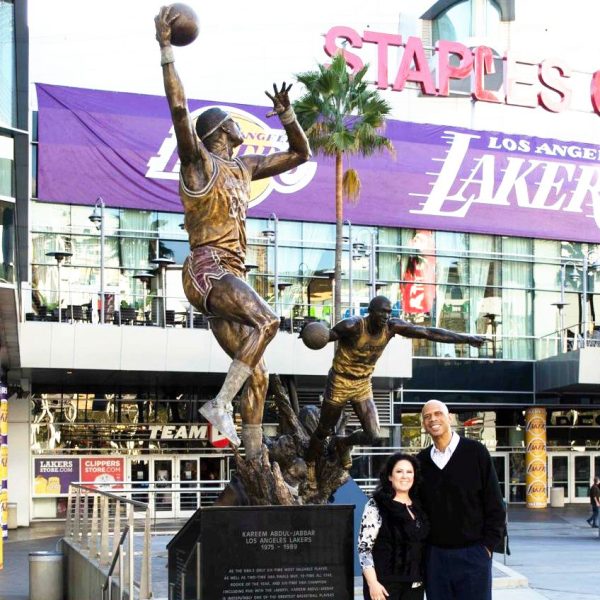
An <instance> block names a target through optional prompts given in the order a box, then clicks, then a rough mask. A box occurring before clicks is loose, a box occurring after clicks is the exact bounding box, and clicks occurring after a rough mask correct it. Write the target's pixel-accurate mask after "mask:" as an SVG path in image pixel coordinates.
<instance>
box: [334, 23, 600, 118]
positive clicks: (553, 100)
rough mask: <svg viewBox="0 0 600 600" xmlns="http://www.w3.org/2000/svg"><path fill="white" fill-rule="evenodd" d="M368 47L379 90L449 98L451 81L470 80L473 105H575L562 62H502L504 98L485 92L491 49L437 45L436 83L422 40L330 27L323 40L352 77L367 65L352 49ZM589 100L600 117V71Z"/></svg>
mask: <svg viewBox="0 0 600 600" xmlns="http://www.w3.org/2000/svg"><path fill="white" fill-rule="evenodd" d="M338 40H344V45H343V47H340V46H339V45H338V43H337V42H338ZM364 44H375V45H376V46H377V63H376V64H377V87H378V88H380V89H382V90H383V89H387V88H389V87H391V89H392V90H393V91H396V92H400V91H402V90H403V89H404V85H405V84H406V82H407V81H411V82H413V83H417V84H418V85H419V86H420V87H421V91H422V92H423V94H426V95H430V96H448V94H449V89H450V80H451V79H467V78H469V77H470V78H471V95H472V96H473V98H474V99H475V100H482V101H484V102H496V103H504V104H512V105H515V106H526V107H531V108H533V107H536V106H542V107H543V108H545V109H546V110H549V111H551V112H561V111H563V110H566V109H567V108H569V105H570V103H571V97H572V91H571V89H570V87H569V85H568V79H569V78H570V76H571V69H570V67H569V66H568V65H567V64H566V63H565V62H564V61H562V60H561V59H559V58H547V59H545V60H542V61H541V62H533V61H529V60H523V59H522V58H518V57H516V56H513V55H512V54H510V53H507V54H506V55H505V56H504V57H503V63H504V89H503V93H502V94H501V93H498V92H495V91H492V90H488V89H486V88H485V76H486V75H491V74H493V73H494V72H495V67H494V55H493V51H492V49H491V48H489V47H487V46H477V47H476V48H473V49H471V48H468V47H467V46H465V45H464V44H461V43H460V42H454V41H449V40H439V41H438V42H437V43H436V46H435V55H436V61H437V62H436V64H435V79H436V81H435V82H434V74H433V73H432V71H431V69H430V63H429V62H428V59H427V56H426V54H425V49H424V47H423V42H422V40H421V39H420V38H418V37H414V36H410V37H407V38H406V40H404V39H403V37H402V36H401V35H400V34H394V33H384V32H380V31H372V30H370V29H368V30H365V32H364V33H363V34H362V35H360V33H358V32H357V31H356V30H354V29H352V28H351V27H346V26H344V25H336V26H335V27H332V28H331V29H330V30H329V31H328V32H327V34H326V36H325V52H326V53H327V55H328V56H333V55H335V54H337V53H338V52H341V53H342V54H343V55H344V58H345V59H346V62H347V63H348V66H349V67H350V68H352V69H353V70H354V72H356V71H358V70H359V69H361V68H362V67H363V66H364V63H363V60H362V59H361V57H360V56H359V55H358V54H356V53H354V52H350V50H348V48H362V47H363V45H364ZM394 47H396V48H398V47H403V48H404V52H403V54H402V58H401V59H400V64H399V65H398V69H397V71H396V73H395V74H393V73H392V74H391V77H390V73H389V68H388V66H389V65H388V50H389V49H390V48H394ZM451 63H452V64H451ZM456 63H458V64H456ZM590 98H591V103H592V107H593V109H594V111H595V112H596V113H597V114H599V115H600V70H599V71H596V72H595V73H593V74H592V79H591V83H590Z"/></svg>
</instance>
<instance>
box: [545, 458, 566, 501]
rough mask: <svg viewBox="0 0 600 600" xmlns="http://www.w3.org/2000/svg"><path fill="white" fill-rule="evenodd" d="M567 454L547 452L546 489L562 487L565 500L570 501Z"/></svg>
mask: <svg viewBox="0 0 600 600" xmlns="http://www.w3.org/2000/svg"><path fill="white" fill-rule="evenodd" d="M570 472H571V471H570V468H569V454H567V453H559V452H553V453H550V454H548V489H550V488H553V487H554V488H562V489H563V490H564V493H565V502H571V493H570V491H571V490H570V488H571V486H570V477H569V475H570Z"/></svg>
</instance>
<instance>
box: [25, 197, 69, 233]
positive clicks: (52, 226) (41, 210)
mask: <svg viewBox="0 0 600 600" xmlns="http://www.w3.org/2000/svg"><path fill="white" fill-rule="evenodd" d="M31 206H32V211H31V228H32V229H33V231H67V230H68V229H69V227H70V225H71V210H70V208H71V207H70V206H68V205H66V204H50V203H49V202H32V203H31Z"/></svg>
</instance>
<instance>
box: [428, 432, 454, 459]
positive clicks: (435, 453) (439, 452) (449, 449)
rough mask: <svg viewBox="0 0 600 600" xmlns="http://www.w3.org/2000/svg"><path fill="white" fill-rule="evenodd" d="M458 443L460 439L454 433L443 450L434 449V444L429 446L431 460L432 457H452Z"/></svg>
mask: <svg viewBox="0 0 600 600" xmlns="http://www.w3.org/2000/svg"><path fill="white" fill-rule="evenodd" d="M458 442H460V437H459V436H458V435H457V434H456V432H455V431H453V432H452V437H451V438H450V443H449V444H448V445H447V446H446V448H444V450H438V449H437V448H436V447H435V444H433V446H431V458H433V457H434V456H444V455H447V456H448V457H450V456H452V454H453V453H454V451H455V450H456V446H458Z"/></svg>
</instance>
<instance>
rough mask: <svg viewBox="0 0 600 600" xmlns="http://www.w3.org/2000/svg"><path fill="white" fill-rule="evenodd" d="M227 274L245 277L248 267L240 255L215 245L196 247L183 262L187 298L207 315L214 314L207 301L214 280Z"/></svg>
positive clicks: (184, 286)
mask: <svg viewBox="0 0 600 600" xmlns="http://www.w3.org/2000/svg"><path fill="white" fill-rule="evenodd" d="M225 275H235V276H236V277H240V278H241V279H245V276H246V269H245V267H244V263H243V262H242V260H241V258H240V257H239V256H236V255H235V254H232V253H231V252H229V251H227V250H222V249H221V248H217V247H215V246H198V247H197V248H194V249H193V250H192V251H191V253H190V255H189V256H188V257H187V258H186V259H185V262H184V263H183V271H182V277H183V290H184V291H185V295H186V297H187V299H188V300H189V301H190V302H191V303H192V305H193V306H194V307H195V308H196V309H198V310H199V311H201V312H202V313H204V314H205V315H207V316H213V315H211V313H210V311H209V310H208V306H207V305H206V301H207V299H208V295H209V294H210V291H211V290H212V286H213V281H214V280H215V279H221V278H222V277H224V276H225Z"/></svg>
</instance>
